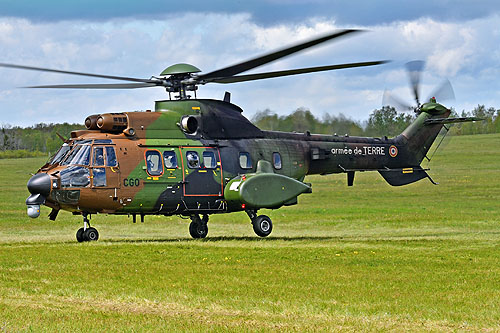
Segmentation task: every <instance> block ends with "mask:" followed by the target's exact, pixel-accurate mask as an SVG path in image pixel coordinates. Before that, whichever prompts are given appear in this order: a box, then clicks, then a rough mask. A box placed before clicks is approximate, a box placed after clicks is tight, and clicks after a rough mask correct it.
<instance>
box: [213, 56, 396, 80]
mask: <svg viewBox="0 0 500 333" xmlns="http://www.w3.org/2000/svg"><path fill="white" fill-rule="evenodd" d="M387 62H388V60H382V61H370V62H356V63H350V64H341V65H330V66H320V67H308V68H298V69H290V70H285V71H276V72H266V73H257V74H249V75H238V76H229V77H222V78H213V79H208V80H207V82H215V83H235V82H245V81H252V80H262V79H269V78H274V77H281V76H289V75H297V74H306V73H313V72H322V71H331V70H335V69H343V68H354V67H364V66H374V65H380V64H385V63H387Z"/></svg>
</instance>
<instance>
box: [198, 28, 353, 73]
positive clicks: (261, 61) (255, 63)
mask: <svg viewBox="0 0 500 333" xmlns="http://www.w3.org/2000/svg"><path fill="white" fill-rule="evenodd" d="M360 31H361V30H353V29H349V30H341V31H337V32H335V33H330V34H328V35H326V36H323V37H320V38H315V39H312V40H309V41H307V42H304V43H300V44H296V45H294V46H291V47H287V48H284V49H281V50H278V51H275V52H271V53H268V54H265V55H263V56H260V57H257V58H254V59H251V60H247V61H244V62H240V63H238V64H235V65H232V66H229V67H225V68H222V69H219V70H216V71H213V72H210V73H207V74H203V75H199V76H198V80H201V81H203V80H208V79H211V78H225V77H229V76H233V75H236V74H239V73H242V72H246V71H248V70H250V69H252V68H256V67H259V66H262V65H265V64H267V63H270V62H272V61H275V60H278V59H281V58H283V57H286V56H289V55H291V54H293V53H296V52H299V51H302V50H304V49H307V48H310V47H312V46H315V45H318V44H321V43H324V42H326V41H329V40H332V39H334V38H339V37H341V36H344V35H347V34H351V33H355V32H360Z"/></svg>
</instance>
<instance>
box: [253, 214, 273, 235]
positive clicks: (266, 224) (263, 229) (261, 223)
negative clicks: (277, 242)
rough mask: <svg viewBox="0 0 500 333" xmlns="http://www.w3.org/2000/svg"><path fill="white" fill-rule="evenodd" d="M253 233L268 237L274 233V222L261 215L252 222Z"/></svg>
mask: <svg viewBox="0 0 500 333" xmlns="http://www.w3.org/2000/svg"><path fill="white" fill-rule="evenodd" d="M252 225H253V231H254V232H255V233H256V234H257V236H259V237H267V236H269V235H270V234H271V231H273V222H272V221H271V219H270V218H269V217H268V216H266V215H259V216H257V217H256V218H254V219H253V220H252Z"/></svg>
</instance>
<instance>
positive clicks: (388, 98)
mask: <svg viewBox="0 0 500 333" xmlns="http://www.w3.org/2000/svg"><path fill="white" fill-rule="evenodd" d="M382 106H392V107H393V108H395V109H396V111H413V109H414V108H413V107H412V106H411V105H408V104H406V103H405V102H402V101H401V100H400V99H399V98H397V97H396V96H394V95H393V94H391V92H390V91H388V90H385V91H384V96H383V97H382Z"/></svg>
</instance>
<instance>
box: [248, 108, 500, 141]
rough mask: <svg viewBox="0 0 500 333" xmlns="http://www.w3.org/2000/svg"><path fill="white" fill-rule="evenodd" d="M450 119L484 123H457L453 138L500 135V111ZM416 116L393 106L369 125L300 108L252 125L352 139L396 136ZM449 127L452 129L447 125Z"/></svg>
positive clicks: (264, 114) (267, 113) (261, 115)
mask: <svg viewBox="0 0 500 333" xmlns="http://www.w3.org/2000/svg"><path fill="white" fill-rule="evenodd" d="M450 117H478V118H482V119H484V120H483V121H476V122H467V123H458V124H454V125H453V126H451V127H450V134H454V135H471V134H488V133H500V109H495V108H493V107H490V108H486V107H485V106H484V105H478V106H477V107H475V108H474V109H473V110H471V111H465V110H464V111H462V113H461V114H458V113H456V112H455V111H454V110H453V109H452V115H451V116H450ZM414 120H415V115H414V113H413V112H407V113H400V112H397V111H396V109H394V108H393V107H390V106H384V107H382V108H381V109H377V110H373V111H372V113H371V114H370V117H369V118H368V120H367V121H364V122H360V121H356V120H353V119H351V118H348V117H346V116H345V115H343V114H339V115H338V116H332V115H329V114H325V115H324V116H323V117H322V118H318V117H316V116H314V115H313V114H312V112H311V111H310V110H309V109H307V108H299V109H297V110H296V111H294V112H292V113H291V114H288V115H281V116H280V115H278V114H277V113H275V112H272V111H271V110H269V109H266V110H264V111H260V112H258V113H257V114H256V115H255V116H254V117H253V119H252V122H253V123H254V124H255V125H257V126H258V127H259V128H261V129H264V130H271V131H286V132H293V131H295V132H301V133H305V132H306V131H309V132H311V133H318V134H330V135H331V134H337V135H346V134H347V135H350V136H375V137H376V136H384V135H386V136H389V137H390V136H396V135H398V134H400V133H401V132H402V131H403V130H404V129H405V128H406V127H407V126H408V125H410V123H411V122H412V121H414ZM447 126H449V125H447Z"/></svg>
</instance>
